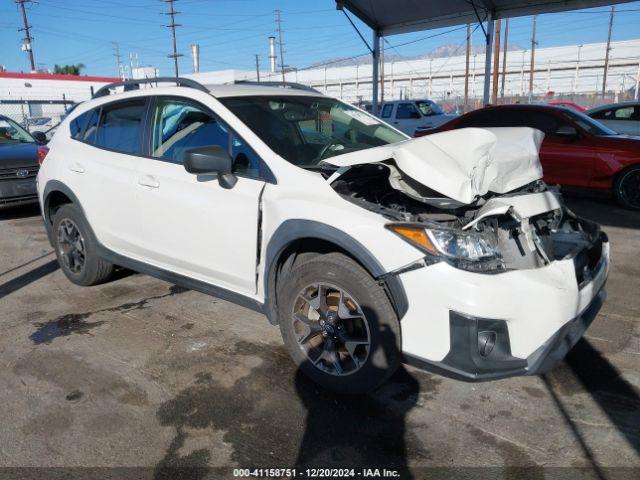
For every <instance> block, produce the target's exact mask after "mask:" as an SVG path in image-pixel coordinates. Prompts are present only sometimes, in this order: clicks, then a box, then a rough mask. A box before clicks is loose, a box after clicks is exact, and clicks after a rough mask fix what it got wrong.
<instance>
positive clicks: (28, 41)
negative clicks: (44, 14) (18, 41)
mask: <svg viewBox="0 0 640 480" xmlns="http://www.w3.org/2000/svg"><path fill="white" fill-rule="evenodd" d="M16 3H17V4H18V5H20V9H21V10H22V22H23V23H24V27H23V28H19V29H18V31H19V32H24V35H25V37H24V39H23V40H24V43H23V44H22V48H23V50H26V51H27V52H28V53H29V62H30V63H31V71H32V72H35V71H36V62H35V60H34V59H33V46H32V45H33V42H32V41H33V38H32V37H31V31H30V29H31V26H30V25H29V21H28V20H27V10H26V8H25V6H24V5H25V3H31V4H33V0H16Z"/></svg>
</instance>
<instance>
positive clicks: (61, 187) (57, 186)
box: [42, 180, 93, 245]
mask: <svg viewBox="0 0 640 480" xmlns="http://www.w3.org/2000/svg"><path fill="white" fill-rule="evenodd" d="M53 192H61V193H64V194H65V195H66V196H67V197H69V199H70V200H71V201H72V202H73V203H74V204H75V205H77V206H78V207H79V208H80V210H81V211H82V215H84V218H87V215H86V214H85V212H84V209H83V208H82V204H81V203H80V200H78V197H77V196H76V194H75V193H73V191H72V190H71V189H70V188H69V187H67V186H66V185H65V184H64V183H62V182H61V181H59V180H49V181H48V182H47V184H46V185H45V186H44V192H43V194H42V218H43V220H44V228H45V229H46V231H47V236H48V237H49V243H51V244H52V245H53V241H52V238H51V223H52V220H53V219H52V218H50V217H49V200H50V197H51V194H52V193H53ZM92 233H93V232H92Z"/></svg>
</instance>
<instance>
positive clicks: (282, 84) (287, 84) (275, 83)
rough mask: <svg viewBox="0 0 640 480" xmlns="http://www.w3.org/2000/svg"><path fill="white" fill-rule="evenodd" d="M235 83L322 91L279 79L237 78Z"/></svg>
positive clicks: (315, 91)
mask: <svg viewBox="0 0 640 480" xmlns="http://www.w3.org/2000/svg"><path fill="white" fill-rule="evenodd" d="M233 84H234V85H256V86H261V87H280V88H291V89H294V90H306V91H307V92H314V93H321V92H320V91H318V90H316V89H315V88H313V87H309V86H307V85H302V84H301V83H296V82H278V81H266V82H256V81H254V80H235V81H234V82H233Z"/></svg>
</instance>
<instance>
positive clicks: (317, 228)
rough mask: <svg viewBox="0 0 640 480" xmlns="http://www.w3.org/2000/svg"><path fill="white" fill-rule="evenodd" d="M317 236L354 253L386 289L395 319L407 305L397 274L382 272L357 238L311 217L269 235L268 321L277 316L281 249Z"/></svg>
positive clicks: (291, 221)
mask: <svg viewBox="0 0 640 480" xmlns="http://www.w3.org/2000/svg"><path fill="white" fill-rule="evenodd" d="M304 239H316V240H324V241H328V242H331V243H333V244H335V245H337V246H339V247H340V248H341V249H343V250H345V251H346V252H348V253H349V254H350V255H351V256H353V257H354V258H355V259H356V260H357V261H358V262H359V263H360V264H361V265H362V266H363V267H364V269H365V270H367V272H369V274H370V275H371V276H372V277H373V278H375V279H376V280H378V283H379V284H380V285H381V286H382V287H383V288H384V289H385V291H386V292H387V295H388V296H389V300H390V301H391V304H392V306H393V308H394V310H395V312H396V315H398V319H402V317H403V316H404V315H405V313H407V310H408V308H409V305H408V301H407V296H406V294H405V291H404V287H403V286H402V282H401V281H400V279H399V278H398V277H397V276H396V275H385V274H386V273H387V272H386V271H385V270H384V268H383V267H382V265H380V263H379V262H378V260H377V259H376V258H375V257H374V256H373V254H372V253H371V252H370V251H369V250H367V248H366V247H365V246H364V245H362V244H361V243H360V242H359V241H358V240H356V239H355V238H353V237H351V236H350V235H348V234H346V233H345V232H343V231H342V230H338V229H337V228H335V227H332V226H331V225H327V224H325V223H321V222H316V221H313V220H302V219H293V220H287V221H285V222H284V223H282V225H280V226H279V227H278V228H277V230H276V231H275V232H274V234H273V235H272V236H271V238H270V239H269V243H268V245H267V248H266V252H265V272H264V278H263V282H264V291H265V309H264V310H265V313H266V314H267V317H268V318H269V321H270V322H271V323H275V321H276V319H277V310H276V308H277V306H276V295H275V282H274V281H273V279H274V278H272V277H275V267H276V264H277V262H278V259H279V258H280V256H281V255H282V253H283V252H284V250H285V249H286V248H287V247H288V246H289V245H291V244H292V243H293V242H295V241H297V240H304Z"/></svg>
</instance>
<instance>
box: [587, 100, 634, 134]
mask: <svg viewBox="0 0 640 480" xmlns="http://www.w3.org/2000/svg"><path fill="white" fill-rule="evenodd" d="M585 113H586V114H587V115H589V116H590V117H591V118H594V119H596V120H598V121H599V122H600V123H604V124H605V125H606V126H607V127H609V128H610V129H611V130H614V131H615V132H618V133H620V134H623V135H632V136H636V137H640V101H637V100H636V101H633V102H622V103H612V104H609V105H601V106H599V107H595V108H592V109H590V110H587V111H586V112H585Z"/></svg>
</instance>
